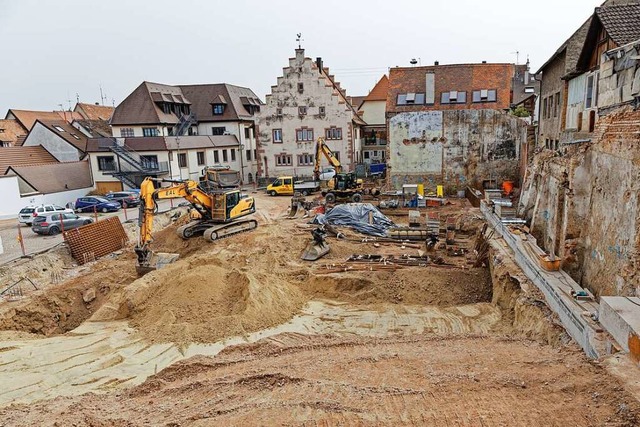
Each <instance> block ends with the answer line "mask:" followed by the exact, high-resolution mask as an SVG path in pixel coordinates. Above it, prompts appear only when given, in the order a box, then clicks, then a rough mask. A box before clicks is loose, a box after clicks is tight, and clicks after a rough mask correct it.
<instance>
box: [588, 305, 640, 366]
mask: <svg viewBox="0 0 640 427" xmlns="http://www.w3.org/2000/svg"><path fill="white" fill-rule="evenodd" d="M598 319H599V320H600V323H601V324H602V326H603V327H604V328H605V329H606V331H607V332H608V333H609V334H610V335H611V336H612V337H613V339H615V340H616V342H617V343H618V345H619V347H620V348H622V349H623V350H624V351H626V352H629V353H632V355H633V356H634V357H636V358H637V359H640V339H639V338H638V337H639V333H640V298H637V297H630V298H627V297H601V298H600V307H599V309H598Z"/></svg>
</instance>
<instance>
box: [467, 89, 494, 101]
mask: <svg viewBox="0 0 640 427" xmlns="http://www.w3.org/2000/svg"><path fill="white" fill-rule="evenodd" d="M496 101H497V94H496V90H495V89H482V90H474V91H473V102H496Z"/></svg>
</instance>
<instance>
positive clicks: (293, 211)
mask: <svg viewBox="0 0 640 427" xmlns="http://www.w3.org/2000/svg"><path fill="white" fill-rule="evenodd" d="M297 215H298V204H297V203H292V204H291V208H290V209H289V214H287V218H295V217H296V216H297Z"/></svg>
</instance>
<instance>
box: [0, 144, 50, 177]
mask: <svg viewBox="0 0 640 427" xmlns="http://www.w3.org/2000/svg"><path fill="white" fill-rule="evenodd" d="M57 162H58V161H57V160H56V158H55V157H53V156H52V155H51V154H50V153H49V152H48V151H47V150H45V149H44V147H42V146H41V145H36V146H33V147H3V148H0V175H4V174H5V173H6V171H7V168H8V167H9V166H25V165H40V164H46V163H57Z"/></svg>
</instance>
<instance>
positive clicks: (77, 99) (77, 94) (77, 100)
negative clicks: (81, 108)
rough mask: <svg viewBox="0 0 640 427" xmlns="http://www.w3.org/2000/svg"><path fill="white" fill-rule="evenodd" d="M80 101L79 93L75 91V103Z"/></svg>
mask: <svg viewBox="0 0 640 427" xmlns="http://www.w3.org/2000/svg"><path fill="white" fill-rule="evenodd" d="M79 103H80V94H79V93H78V92H76V104H79Z"/></svg>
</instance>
